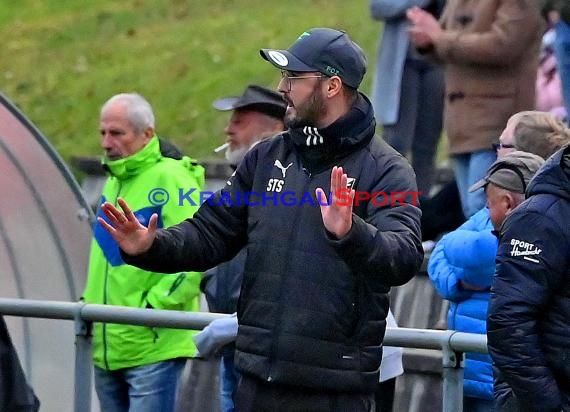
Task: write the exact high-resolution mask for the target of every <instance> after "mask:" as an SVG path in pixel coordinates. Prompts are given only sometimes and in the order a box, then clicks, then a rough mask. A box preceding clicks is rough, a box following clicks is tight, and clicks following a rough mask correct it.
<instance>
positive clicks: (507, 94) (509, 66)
mask: <svg viewBox="0 0 570 412" xmlns="http://www.w3.org/2000/svg"><path fill="white" fill-rule="evenodd" d="M407 17H408V19H409V21H410V38H411V41H412V43H413V45H414V46H415V47H416V48H417V50H418V52H420V53H425V54H427V55H429V56H431V57H432V58H433V59H435V60H437V61H439V62H440V63H441V64H442V65H443V67H444V70H445V109H444V129H445V132H446V135H447V139H448V152H449V154H450V155H451V159H452V162H453V168H454V172H455V178H456V181H457V186H458V190H459V195H460V198H461V204H462V208H463V212H464V215H465V217H466V218H469V217H470V216H472V215H473V214H475V213H476V212H477V211H479V210H481V208H482V207H483V206H484V205H485V196H484V193H482V192H480V191H479V192H475V193H471V192H469V187H470V186H471V185H473V184H474V183H475V182H476V181H478V180H479V179H481V178H482V177H483V176H484V175H485V172H486V170H487V169H488V168H489V166H490V165H491V164H492V163H493V162H494V161H495V159H496V153H495V151H494V150H492V149H491V143H493V142H495V140H496V138H497V136H499V135H500V133H501V131H502V130H503V128H504V126H505V124H506V122H507V120H508V118H509V117H510V116H511V115H513V114H514V113H517V112H520V111H522V110H532V109H533V108H534V104H535V87H534V85H535V81H536V73H537V64H538V53H539V46H540V40H541V37H542V34H543V30H544V20H543V18H542V17H541V14H540V5H539V3H538V2H537V1H536V0H488V1H472V0H448V1H447V3H446V6H445V8H444V10H443V14H442V17H441V19H440V21H439V22H438V21H437V20H436V19H435V18H434V16H433V15H431V14H430V13H428V12H426V11H425V10H423V9H421V8H419V7H413V8H411V9H409V10H408V12H407Z"/></svg>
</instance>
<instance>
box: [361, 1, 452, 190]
mask: <svg viewBox="0 0 570 412" xmlns="http://www.w3.org/2000/svg"><path fill="white" fill-rule="evenodd" d="M444 4H445V1H444V0H406V1H401V0H400V1H398V0H370V13H371V15H372V18H373V19H375V20H379V21H383V22H384V24H383V31H382V33H381V35H380V45H379V46H378V52H377V60H376V70H375V72H374V83H373V86H372V104H373V106H374V115H375V116H376V120H377V121H378V122H379V123H380V124H381V125H382V129H383V137H384V140H386V141H387V142H388V143H389V144H390V145H391V146H392V147H393V148H395V149H396V150H397V151H399V152H400V153H402V154H403V155H404V156H406V157H408V158H410V157H411V164H412V167H413V168H414V171H415V172H416V180H417V182H418V190H419V191H421V192H422V194H423V196H429V194H430V189H431V187H432V183H433V177H434V171H435V161H436V152H437V146H438V142H439V139H440V136H441V128H442V120H443V91H444V84H443V70H442V68H441V66H439V65H438V64H434V63H433V62H430V61H428V60H427V59H426V58H425V56H422V55H421V54H419V53H418V52H417V51H416V49H415V48H414V47H413V46H410V37H409V33H408V27H409V22H408V20H407V19H406V11H407V9H409V8H410V7H412V6H418V7H421V8H422V9H424V10H426V11H427V12H429V13H431V14H432V15H433V16H434V17H436V18H438V17H439V16H440V14H441V11H442V9H443V6H444Z"/></svg>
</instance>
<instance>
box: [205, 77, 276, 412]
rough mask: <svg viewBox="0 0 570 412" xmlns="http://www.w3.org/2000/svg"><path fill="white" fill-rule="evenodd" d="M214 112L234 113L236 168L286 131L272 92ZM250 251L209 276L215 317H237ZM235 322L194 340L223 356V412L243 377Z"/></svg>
mask: <svg viewBox="0 0 570 412" xmlns="http://www.w3.org/2000/svg"><path fill="white" fill-rule="evenodd" d="M213 106H214V108H216V109H218V110H221V111H227V110H232V111H233V113H232V116H231V117H230V119H229V121H228V124H227V126H226V128H225V132H226V135H227V141H226V144H225V145H227V148H226V159H227V160H228V161H229V162H230V164H231V165H232V166H233V167H234V168H235V167H237V166H238V165H239V163H240V162H241V161H242V159H243V158H244V156H245V154H246V153H247V152H248V151H249V150H250V149H251V148H252V147H253V146H254V145H255V144H257V143H258V142H260V141H261V140H264V139H266V138H269V137H271V136H274V135H276V134H278V133H280V132H282V131H283V130H284V127H285V126H284V124H283V116H284V115H285V109H286V108H287V103H285V100H283V98H282V97H281V95H280V94H279V93H277V92H275V91H273V90H270V89H267V88H265V87H262V86H258V85H250V86H247V88H246V89H245V91H244V93H243V94H242V95H241V96H239V97H223V98H220V99H217V100H215V101H214V103H213ZM246 256H247V255H246V249H245V248H244V249H242V250H241V251H240V252H239V253H238V254H237V255H236V256H234V258H233V259H231V260H230V261H228V262H224V263H222V264H220V265H218V266H216V267H215V268H213V269H210V270H208V271H206V272H205V273H204V277H203V278H202V282H201V283H200V289H201V290H202V292H204V295H205V297H206V300H207V302H208V307H209V309H210V311H211V312H217V313H230V314H233V313H235V312H236V311H237V302H238V298H239V293H240V289H241V282H242V279H243V273H244V270H245V261H246ZM237 329H238V322H237V317H236V316H231V317H229V318H223V319H218V320H215V321H213V322H212V323H210V325H209V326H208V327H206V328H204V330H203V331H202V332H200V333H199V334H198V335H196V336H195V337H194V340H195V342H196V345H197V347H198V350H199V352H200V355H201V356H202V357H209V356H211V355H214V354H215V355H221V360H220V401H221V406H222V412H233V411H234V409H235V408H234V398H235V392H236V389H237V382H238V379H239V373H238V372H237V371H236V370H235V367H234V354H235V343H234V342H235V338H236V336H237Z"/></svg>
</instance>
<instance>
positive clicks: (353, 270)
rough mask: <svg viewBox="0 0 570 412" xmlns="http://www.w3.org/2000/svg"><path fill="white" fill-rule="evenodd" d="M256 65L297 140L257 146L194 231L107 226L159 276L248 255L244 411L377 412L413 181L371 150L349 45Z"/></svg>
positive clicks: (389, 154)
mask: <svg viewBox="0 0 570 412" xmlns="http://www.w3.org/2000/svg"><path fill="white" fill-rule="evenodd" d="M261 55H262V56H263V57H264V58H265V59H267V60H268V61H270V62H271V63H272V64H273V65H274V66H276V67H277V68H279V69H281V70H282V76H283V77H282V79H281V81H280V83H279V86H278V90H279V92H280V93H281V94H282V95H283V98H284V99H285V101H286V102H287V110H286V113H285V125H286V126H287V127H288V130H286V131H285V132H283V133H280V134H278V135H276V136H274V137H273V138H270V139H266V140H264V141H262V142H259V143H258V144H256V145H255V146H254V147H253V148H252V149H251V150H250V151H249V152H248V153H247V154H246V156H245V158H244V159H243V161H242V162H241V163H240V165H239V166H238V168H237V170H236V172H235V173H234V174H233V176H232V177H231V178H230V179H229V180H228V182H227V184H226V186H225V187H224V188H223V189H221V190H220V191H219V192H218V193H216V194H215V195H214V197H213V198H212V201H209V202H205V203H204V204H203V205H202V206H201V207H200V209H199V211H198V213H197V214H196V215H195V216H196V217H195V218H193V219H187V220H185V221H184V222H181V223H180V224H179V225H177V226H176V227H174V228H171V229H167V230H162V229H160V230H158V229H157V228H156V219H151V222H150V225H149V228H146V227H144V226H142V225H140V224H139V223H138V222H137V221H136V218H134V217H133V215H132V213H131V211H130V209H129V207H128V205H127V204H126V203H125V202H122V201H121V203H120V206H121V208H122V211H121V210H119V209H117V208H115V207H114V206H113V205H110V204H105V205H104V206H103V207H104V210H105V211H106V212H107V216H108V218H109V219H110V224H107V223H106V222H105V221H103V220H99V222H100V223H101V224H102V225H103V226H104V227H105V228H106V229H107V230H108V231H109V233H110V234H111V235H112V236H113V238H114V239H116V241H117V242H118V243H119V244H120V245H121V249H122V253H123V256H124V258H125V259H127V260H128V262H129V263H130V264H133V265H136V266H140V267H145V268H160V270H161V271H163V272H172V271H175V272H176V271H179V270H180V269H181V268H186V269H189V268H193V269H194V270H200V269H207V268H209V267H211V266H213V265H216V264H218V263H220V262H222V261H224V260H228V259H229V258H231V257H232V256H234V255H235V254H236V253H237V252H238V251H239V250H241V249H243V248H244V247H247V256H246V263H245V273H244V279H243V283H242V288H241V294H240V298H239V302H238V310H237V316H238V321H239V329H238V335H237V340H236V356H235V362H236V367H237V369H238V371H239V372H240V373H241V378H240V380H239V383H238V389H237V393H236V409H237V410H239V411H240V412H243V411H272V412H276V411H327V412H329V411H342V412H345V411H356V412H357V411H371V410H373V408H374V391H375V389H376V387H377V385H378V380H379V369H380V360H381V357H382V341H383V337H384V332H385V327H386V314H387V313H388V304H389V300H388V292H389V291H390V287H391V286H397V285H402V284H404V283H406V282H407V281H408V280H410V279H411V278H412V277H413V276H414V274H415V273H416V272H417V271H418V269H419V267H420V264H421V262H422V259H423V250H422V246H421V235H420V214H421V212H420V209H419V207H418V205H417V204H416V202H415V200H416V198H415V197H414V193H417V187H416V182H415V176H414V172H413V170H412V168H411V166H410V165H409V163H408V162H407V161H406V160H405V159H404V158H403V157H402V156H401V155H400V154H398V153H397V152H396V151H395V150H394V149H392V148H391V147H390V146H389V145H388V144H387V143H385V142H384V141H382V139H380V138H377V137H376V136H375V127H376V123H375V121H374V113H373V110H372V105H371V104H370V101H369V100H368V98H367V97H366V96H364V95H363V94H362V93H360V92H358V87H359V86H360V83H361V81H362V79H363V77H364V74H365V72H366V59H365V57H364V54H363V52H362V50H361V48H360V47H359V46H358V45H357V44H356V43H354V42H353V41H352V40H351V39H350V37H349V36H348V35H347V34H346V33H344V32H342V31H338V30H334V29H330V28H315V29H310V30H307V31H306V32H304V33H302V34H301V35H300V36H299V37H298V38H297V40H296V41H295V42H294V43H293V44H292V45H291V46H290V47H289V49H287V50H269V49H263V50H261ZM374 193H385V194H397V196H398V199H400V200H399V201H397V202H379V201H378V199H375V200H374V201H373V200H372V199H371V195H372V194H374ZM244 197H245V201H244ZM165 256H168V258H167V259H165V258H164V257H165Z"/></svg>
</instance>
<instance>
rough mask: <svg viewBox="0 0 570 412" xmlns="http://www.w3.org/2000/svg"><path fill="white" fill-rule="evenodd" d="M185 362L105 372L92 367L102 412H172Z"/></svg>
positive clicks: (181, 360)
mask: <svg viewBox="0 0 570 412" xmlns="http://www.w3.org/2000/svg"><path fill="white" fill-rule="evenodd" d="M185 364H186V359H172V360H167V361H163V362H157V363H151V364H148V365H142V366H135V367H132V368H125V369H118V370H115V371H108V370H105V369H101V368H98V367H95V389H96V391H97V397H98V398H99V404H100V405H101V411H102V412H155V411H164V412H171V411H174V406H175V403H176V391H177V388H178V378H179V377H180V374H181V373H182V369H184V365H185Z"/></svg>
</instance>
